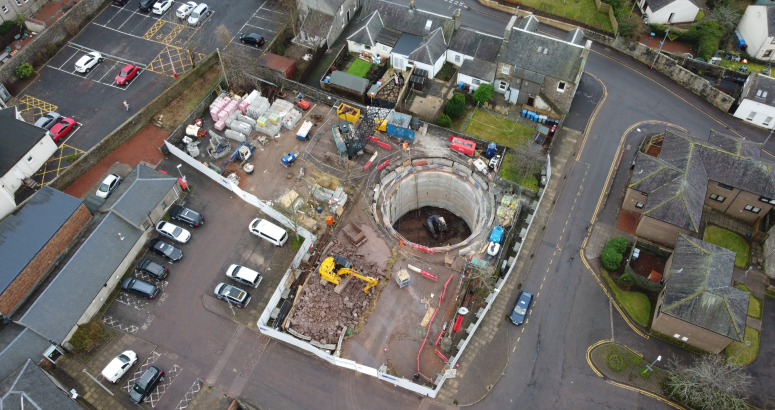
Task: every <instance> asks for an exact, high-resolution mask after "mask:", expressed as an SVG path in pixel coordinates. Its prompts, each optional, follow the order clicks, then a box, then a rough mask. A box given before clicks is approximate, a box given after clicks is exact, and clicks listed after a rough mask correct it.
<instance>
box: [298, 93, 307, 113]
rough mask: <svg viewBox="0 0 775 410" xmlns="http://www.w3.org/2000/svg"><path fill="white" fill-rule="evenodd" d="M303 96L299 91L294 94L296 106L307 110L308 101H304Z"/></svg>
mask: <svg viewBox="0 0 775 410" xmlns="http://www.w3.org/2000/svg"><path fill="white" fill-rule="evenodd" d="M303 97H304V96H303V95H302V94H301V93H298V94H296V106H297V107H299V108H301V109H302V110H304V111H307V110H308V109H309V102H308V101H304V99H303Z"/></svg>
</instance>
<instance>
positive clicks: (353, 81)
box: [329, 71, 369, 94]
mask: <svg viewBox="0 0 775 410" xmlns="http://www.w3.org/2000/svg"><path fill="white" fill-rule="evenodd" d="M329 83H331V84H334V85H338V86H340V87H344V88H347V89H349V90H353V91H355V92H357V93H360V94H363V93H365V92H366V89H367V88H368V87H369V80H367V79H365V78H361V77H358V76H357V75H352V74H348V73H345V72H344V71H334V72H333V73H331V79H330V80H329Z"/></svg>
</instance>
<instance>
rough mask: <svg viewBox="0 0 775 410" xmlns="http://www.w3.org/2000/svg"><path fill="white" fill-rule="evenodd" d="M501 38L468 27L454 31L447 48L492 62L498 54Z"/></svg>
mask: <svg viewBox="0 0 775 410" xmlns="http://www.w3.org/2000/svg"><path fill="white" fill-rule="evenodd" d="M502 43H503V38H501V37H495V36H491V35H489V34H484V33H480V32H478V31H474V30H471V29H468V28H461V29H460V30H458V31H456V32H455V34H454V35H453V36H452V39H451V40H450V41H449V49H450V50H452V51H456V52H458V53H460V54H464V55H467V56H469V57H473V58H480V59H482V60H486V61H490V62H493V61H495V58H496V57H497V56H498V50H500V48H501V44H502Z"/></svg>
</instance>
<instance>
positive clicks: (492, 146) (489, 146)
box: [484, 142, 496, 158]
mask: <svg viewBox="0 0 775 410" xmlns="http://www.w3.org/2000/svg"><path fill="white" fill-rule="evenodd" d="M495 148H496V145H495V143H494V142H491V143H489V144H487V151H486V152H485V154H484V156H486V157H487V158H492V157H494V156H495Z"/></svg>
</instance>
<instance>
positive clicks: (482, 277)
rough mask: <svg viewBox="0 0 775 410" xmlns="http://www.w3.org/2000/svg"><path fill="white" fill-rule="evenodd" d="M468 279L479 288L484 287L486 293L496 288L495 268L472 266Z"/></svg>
mask: <svg viewBox="0 0 775 410" xmlns="http://www.w3.org/2000/svg"><path fill="white" fill-rule="evenodd" d="M468 279H469V280H470V281H471V283H472V284H473V285H475V286H476V288H477V289H482V290H483V291H484V292H485V293H486V294H489V293H492V291H493V290H495V269H493V268H488V269H477V268H473V267H472V268H471V271H470V273H469V274H468Z"/></svg>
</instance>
